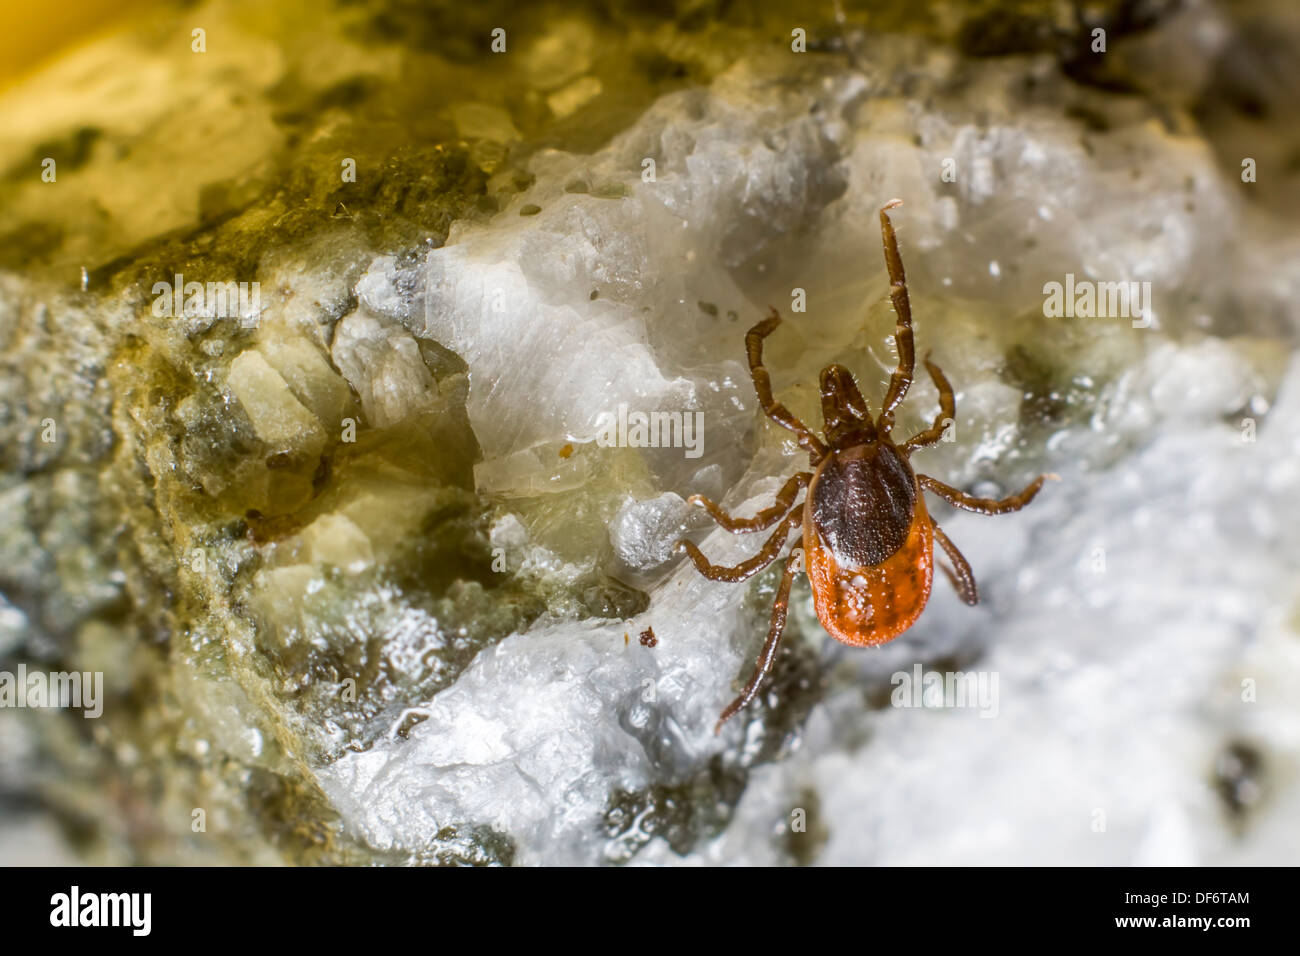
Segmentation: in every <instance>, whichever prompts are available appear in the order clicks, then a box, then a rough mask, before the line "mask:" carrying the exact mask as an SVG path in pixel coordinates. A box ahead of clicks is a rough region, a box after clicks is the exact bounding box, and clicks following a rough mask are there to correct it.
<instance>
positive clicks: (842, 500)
mask: <svg viewBox="0 0 1300 956" xmlns="http://www.w3.org/2000/svg"><path fill="white" fill-rule="evenodd" d="M917 494H918V490H917V487H916V478H914V477H913V475H912V469H911V468H910V467H908V464H907V462H906V461H904V460H903V456H902V455H900V454H899V453H898V450H897V449H895V448H893V447H892V446H890V445H883V444H879V443H877V444H875V445H859V446H857V447H856V448H850V449H848V450H846V451H842V452H835V453H833V454H831V455H829V456H827V458H826V460H825V461H824V462H823V463H822V465H821V467H820V468H818V469H817V474H816V475H815V476H814V478H813V480H812V484H811V485H809V487H808V501H809V504H810V505H811V506H812V507H811V510H810V511H809V518H810V520H811V521H812V524H813V527H815V528H816V529H817V531H818V532H819V533H820V534H821V537H822V540H823V541H825V543H826V546H827V547H829V548H830V549H831V552H832V553H833V554H834V555H835V560H836V562H837V563H839V564H840V565H841V566H844V567H866V566H869V565H873V564H880V563H881V562H883V561H884V560H885V559H886V558H888V557H889V556H891V555H892V554H894V553H895V552H897V551H898V549H899V548H901V547H902V546H903V543H904V542H905V541H907V532H908V529H909V527H910V526H911V524H912V511H913V509H914V508H915V507H916V498H917Z"/></svg>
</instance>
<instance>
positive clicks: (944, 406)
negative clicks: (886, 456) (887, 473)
mask: <svg viewBox="0 0 1300 956" xmlns="http://www.w3.org/2000/svg"><path fill="white" fill-rule="evenodd" d="M925 367H926V369H927V370H929V372H930V378H932V379H934V385H935V388H937V389H938V390H939V414H938V415H936V416H935V419H934V424H932V425H931V426H930V427H929V428H927V429H926V430H925V431H923V432H918V433H917V434H915V435H913V436H912V437H911V438H909V439H908V440H907V441H905V442H904V443H903V445H902V451H903V454H904V455H910V454H911V453H912V452H914V451H916V450H917V449H918V448H924V447H925V446H926V445H933V444H934V443H935V442H937V441H938V440H939V439H940V438H942V437H943V433H944V430H945V429H946V428H947V427H948V424H949V422H951V421H952V417H953V415H955V414H956V413H957V400H956V399H955V398H954V397H953V394H952V385H950V384H949V383H948V379H947V377H946V376H945V375H944V374H943V372H941V371H940V370H939V366H937V365H935V364H934V363H933V362H931V361H930V356H929V355H927V356H926V357H925Z"/></svg>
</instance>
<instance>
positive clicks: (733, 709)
mask: <svg viewBox="0 0 1300 956" xmlns="http://www.w3.org/2000/svg"><path fill="white" fill-rule="evenodd" d="M798 566H799V555H798V554H797V553H792V554H791V555H790V556H789V557H788V558H786V559H785V573H784V574H782V575H781V584H780V586H779V587H778V588H777V591H776V603H775V604H773V605H772V624H771V626H770V627H769V628H768V629H767V640H766V641H764V642H763V649H762V650H761V651H759V652H758V662H757V663H756V664H755V665H754V673H753V675H752V676H751V677H750V678H749V683H747V684H746V685H745V689H744V690H742V691H741V692H740V696H739V697H737V698H736V699H735V700H733V701H732V702H731V703H730V704H728V705H727V709H726V710H724V711H723V712H722V715H721V716H720V717H718V723H717V725H716V726H715V727H714V728H713V732H714V733H715V734H716V733H718V731H720V730H722V725H723V724H725V723H726V722H727V721H728V720H729V719H731V718H732V717H734V716H735V715H736V714H737V713H738V712H739V711H741V710H743V709H744V708H745V707H746V706H747V705H748V704H749V702H750V701H752V700H753V699H754V698H755V697H757V696H758V688H759V686H760V685H761V684H762V683H763V681H764V680H765V679H766V678H767V675H768V674H770V673H771V672H772V664H773V663H774V662H775V661H776V650H777V648H778V647H779V646H780V644H781V632H782V631H784V630H785V616H786V612H787V610H788V609H789V607H790V583H791V582H792V581H793V580H794V575H795V572H796V570H797V569H798Z"/></svg>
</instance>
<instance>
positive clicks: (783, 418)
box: [745, 309, 826, 461]
mask: <svg viewBox="0 0 1300 956" xmlns="http://www.w3.org/2000/svg"><path fill="white" fill-rule="evenodd" d="M780 324H781V316H780V315H779V314H778V313H777V311H776V309H773V310H772V314H771V315H769V316H768V317H767V318H766V319H764V320H763V321H762V322H760V323H758V325H756V326H754V327H753V328H752V329H750V330H749V332H748V333H746V335H745V352H746V354H747V356H748V358H749V374H750V377H751V378H753V380H754V391H755V392H756V393H758V403H759V405H761V406H762V408H763V414H765V415H766V416H767V417H768V418H770V419H772V421H774V422H776V423H777V424H778V425H780V426H781V427H782V428H788V429H790V431H792V432H794V434H795V437H796V438H797V439H798V440H799V447H800V448H802V449H803V450H804V451H806V452H808V454H809V455H810V456H812V458H813V459H814V461H816V460H820V459H821V458H822V457H823V456H825V454H826V446H825V445H823V444H822V443H821V441H820V440H819V439H818V438H817V436H816V435H814V434H813V433H812V432H811V431H810V430H809V429H808V426H807V425H805V424H804V423H803V422H801V421H799V419H797V418H795V417H794V414H793V413H792V412H791V411H790V409H788V408H786V407H785V406H784V405H782V404H781V403H780V402H778V401H777V400H776V399H775V398H774V397H773V396H772V378H771V376H770V375H768V374H767V369H766V368H764V367H763V339H765V338H767V337H768V336H769V335H771V334H772V331H773V330H774V329H775V328H776V327H777V326H778V325H780Z"/></svg>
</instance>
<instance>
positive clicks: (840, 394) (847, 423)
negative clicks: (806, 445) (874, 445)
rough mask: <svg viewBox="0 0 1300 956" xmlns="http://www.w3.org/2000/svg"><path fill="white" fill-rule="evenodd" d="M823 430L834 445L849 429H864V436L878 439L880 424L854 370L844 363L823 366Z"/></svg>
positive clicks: (869, 438) (828, 440)
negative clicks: (863, 393)
mask: <svg viewBox="0 0 1300 956" xmlns="http://www.w3.org/2000/svg"><path fill="white" fill-rule="evenodd" d="M821 386H822V433H823V434H824V435H825V436H826V441H827V442H828V443H830V444H831V445H832V446H834V445H835V443H836V439H837V438H838V437H839V436H840V435H843V434H845V433H847V432H849V431H861V432H864V433H865V434H864V438H865V439H867V440H870V441H875V439H876V425H875V423H874V422H873V421H872V420H871V414H870V412H869V410H868V409H867V403H866V401H864V400H863V398H862V393H861V392H860V391H858V383H857V382H855V381H853V373H852V372H850V371H849V370H848V369H846V368H845V367H844V366H843V365H827V366H826V367H825V368H824V369H822V377H821Z"/></svg>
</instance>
